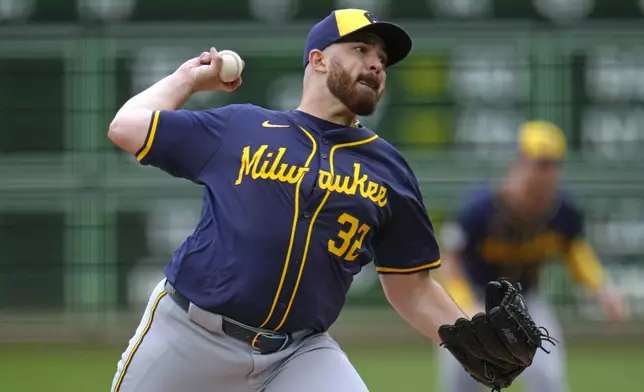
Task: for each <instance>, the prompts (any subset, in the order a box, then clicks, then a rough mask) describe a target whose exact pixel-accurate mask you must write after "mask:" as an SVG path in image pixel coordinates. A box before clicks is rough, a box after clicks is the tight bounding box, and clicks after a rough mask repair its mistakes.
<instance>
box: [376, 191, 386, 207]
mask: <svg viewBox="0 0 644 392" xmlns="http://www.w3.org/2000/svg"><path fill="white" fill-rule="evenodd" d="M376 203H378V205H379V206H380V207H384V206H385V205H387V188H385V187H384V186H381V187H380V193H379V194H378V198H377V200H376Z"/></svg>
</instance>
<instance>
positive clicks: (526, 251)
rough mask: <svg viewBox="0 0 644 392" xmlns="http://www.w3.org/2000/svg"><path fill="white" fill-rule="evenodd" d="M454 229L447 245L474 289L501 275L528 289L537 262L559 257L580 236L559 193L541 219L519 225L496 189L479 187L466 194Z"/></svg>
mask: <svg viewBox="0 0 644 392" xmlns="http://www.w3.org/2000/svg"><path fill="white" fill-rule="evenodd" d="M456 228H457V231H456V233H457V234H456V236H454V235H453V236H452V242H454V243H453V244H450V247H452V248H455V249H458V254H459V256H460V257H459V259H460V261H461V268H462V269H463V271H464V272H465V274H466V276H467V278H468V279H469V281H470V282H471V283H472V284H473V286H475V288H476V289H477V291H478V290H480V289H481V288H482V287H483V286H484V285H485V284H486V283H487V282H489V281H491V280H494V279H496V278H498V277H501V276H505V277H508V278H510V279H511V280H514V281H518V282H521V284H522V286H523V288H524V289H525V290H530V289H531V288H534V287H535V286H536V285H537V284H538V278H539V271H540V269H541V266H542V264H543V263H544V262H548V261H552V260H555V259H560V258H562V257H563V256H564V255H565V254H566V253H567V252H568V250H569V248H570V246H571V244H573V243H574V242H575V241H576V240H578V239H581V238H582V235H583V217H582V214H581V211H580V210H579V209H578V208H577V207H576V206H575V204H574V203H573V202H572V200H571V199H570V198H569V197H568V196H567V195H566V194H564V193H563V192H559V193H558V195H557V200H556V203H555V204H554V207H553V209H551V210H550V211H549V212H548V213H546V214H544V215H543V216H542V217H541V218H540V219H537V220H534V221H532V222H528V223H527V224H526V223H521V222H519V221H518V220H517V219H515V218H513V217H512V216H511V215H510V214H509V213H508V211H507V210H506V209H505V208H504V207H503V205H502V202H501V200H500V199H499V196H498V194H497V192H496V190H495V189H494V188H493V187H491V186H484V187H481V188H479V189H476V190H475V191H474V192H473V193H472V194H471V195H469V197H468V198H467V201H466V203H465V205H464V206H463V207H462V208H461V210H460V212H459V214H458V217H457V221H456ZM455 237H458V240H457V241H454V239H455ZM590 261H591V260H589V262H590Z"/></svg>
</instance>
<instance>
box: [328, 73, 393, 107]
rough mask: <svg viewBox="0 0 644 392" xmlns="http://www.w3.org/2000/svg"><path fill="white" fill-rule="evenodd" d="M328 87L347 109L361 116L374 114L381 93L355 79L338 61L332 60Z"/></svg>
mask: <svg viewBox="0 0 644 392" xmlns="http://www.w3.org/2000/svg"><path fill="white" fill-rule="evenodd" d="M327 87H328V88H329V91H330V92H331V94H333V95H334V96H335V97H336V98H338V99H339V100H340V102H342V103H343V104H344V106H346V107H347V109H349V110H350V111H351V112H352V113H355V114H357V115H359V116H368V115H371V114H373V112H374V111H375V110H376V106H377V105H378V101H379V100H380V95H381V94H379V93H378V92H377V91H375V90H373V89H371V88H369V87H368V86H366V85H361V84H360V83H358V82H357V81H356V80H354V79H353V78H352V77H351V75H349V73H348V72H345V71H344V69H343V68H342V66H341V65H340V64H338V63H337V62H336V61H332V62H331V67H330V70H329V77H328V78H327Z"/></svg>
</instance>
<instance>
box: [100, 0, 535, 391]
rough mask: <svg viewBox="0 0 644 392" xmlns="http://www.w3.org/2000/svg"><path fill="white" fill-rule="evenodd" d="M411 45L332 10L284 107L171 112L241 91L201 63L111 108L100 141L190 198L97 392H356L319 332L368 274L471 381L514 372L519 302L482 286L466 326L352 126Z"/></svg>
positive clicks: (348, 371) (525, 361)
mask: <svg viewBox="0 0 644 392" xmlns="http://www.w3.org/2000/svg"><path fill="white" fill-rule="evenodd" d="M411 46H412V42H411V39H410V37H409V35H408V34H407V33H406V32H405V31H404V30H403V29H402V28H401V27H399V26H397V25H395V24H392V23H388V22H384V21H379V20H378V19H376V18H375V17H374V16H373V15H372V14H371V13H370V12H367V11H365V10H357V9H343V10H337V11H334V12H332V13H331V14H330V15H328V16H327V17H326V18H324V19H323V20H321V21H320V22H319V23H317V24H316V25H315V26H313V27H312V28H311V30H310V32H309V34H308V36H307V38H306V47H305V51H304V56H303V63H302V66H303V72H304V81H303V91H302V100H301V103H300V105H299V107H297V108H294V109H292V110H287V111H274V110H269V109H267V108H262V107H259V106H255V105H252V104H234V105H228V106H223V107H218V108H213V109H210V110H204V111H190V110H185V109H181V107H182V105H183V104H184V102H185V101H186V100H187V99H188V98H189V97H190V96H191V94H194V93H198V92H200V91H212V90H219V91H229V92H230V91H234V90H236V89H237V88H240V86H241V85H242V79H241V77H239V78H238V79H236V80H234V81H233V82H229V83H224V82H222V81H221V80H220V79H219V76H218V74H219V70H220V67H221V62H222V60H221V56H220V55H219V54H218V53H217V51H216V50H215V49H214V48H212V49H211V50H210V51H209V52H204V53H202V54H201V55H200V56H198V57H195V58H193V59H190V60H188V61H186V62H185V63H184V64H183V65H181V66H180V67H179V68H178V69H177V70H176V71H175V72H174V73H172V74H171V75H168V76H167V77H165V78H163V79H162V80H160V81H158V82H157V83H155V84H154V85H152V86H151V87H150V88H148V89H147V90H145V91H143V92H141V93H140V94H138V95H136V96H134V97H132V98H131V99H130V100H128V101H127V102H126V103H125V104H124V105H123V106H122V107H121V108H120V110H119V111H118V112H117V113H116V115H115V117H114V119H113V120H112V122H111V124H110V127H109V132H108V137H109V138H110V140H112V141H113V142H114V143H115V144H116V145H117V146H118V147H119V148H121V149H122V150H124V151H126V152H128V153H131V154H133V155H135V156H136V158H137V159H138V161H139V162H140V163H141V165H145V166H153V167H155V168H158V169H160V170H163V171H165V172H166V173H168V174H170V175H172V176H175V177H178V178H182V179H184V180H188V181H190V182H192V183H194V184H196V185H197V186H201V187H202V188H203V190H204V196H203V208H202V213H201V219H200V221H199V223H198V225H197V227H196V228H195V230H194V232H193V233H192V234H191V235H190V236H188V238H186V240H185V241H184V242H183V243H182V244H181V245H180V246H179V247H178V248H177V249H176V251H175V252H174V255H173V257H172V259H171V260H170V261H169V262H168V263H167V266H166V268H165V279H163V280H162V281H161V282H159V284H158V286H157V287H156V288H155V289H154V291H153V292H152V293H151V296H150V300H149V303H148V306H147V308H146V309H145V312H144V314H143V316H142V319H141V323H140V326H139V327H138V329H137V330H136V332H135V333H134V336H133V337H132V339H131V340H130V343H129V346H128V347H127V349H126V350H125V352H124V353H123V355H122V358H121V360H120V362H119V363H118V367H117V371H116V374H115V376H114V380H113V383H112V392H134V391H136V392H177V391H185V392H216V391H222V392H248V391H265V392H289V391H294V392H295V391H298V392H299V391H307V392H343V391H346V392H359V391H367V387H366V386H365V384H364V382H363V381H362V379H361V378H360V376H359V375H358V373H357V372H356V370H355V369H354V367H353V366H352V365H351V363H350V362H349V361H348V359H347V356H346V355H345V354H344V352H343V351H342V350H341V348H340V347H339V346H338V344H337V343H336V342H335V341H334V340H333V339H332V338H331V337H330V336H329V334H328V333H327V330H328V329H329V327H330V326H331V325H332V324H333V323H334V322H335V321H336V319H337V317H338V315H339V313H340V311H341V309H342V306H343V304H344V302H345V297H346V294H347V291H348V290H349V287H350V285H351V282H352V279H353V276H354V275H355V274H357V273H358V272H359V271H360V269H361V268H362V267H363V266H364V265H366V264H368V263H371V262H373V263H375V265H376V267H377V271H378V272H379V273H380V278H381V281H382V286H383V288H384V292H385V293H386V296H387V299H388V300H389V302H390V303H391V305H392V306H393V307H394V308H395V309H396V311H397V312H398V313H399V314H400V315H401V317H403V318H404V319H405V320H407V321H408V322H409V323H410V324H411V325H412V326H413V327H415V328H416V329H417V330H418V331H419V332H420V333H421V334H423V335H425V336H427V337H428V338H429V339H432V340H434V341H436V342H439V343H440V344H442V345H443V347H445V351H449V352H450V353H452V354H453V355H455V356H456V357H457V358H458V361H459V363H461V364H462V366H463V367H464V368H465V369H467V371H468V372H469V373H470V374H471V375H472V377H473V378H475V379H476V380H477V381H478V382H480V383H482V384H484V385H486V386H488V387H491V388H495V389H500V388H503V387H506V386H508V385H510V384H511V382H512V380H513V379H514V378H515V377H516V376H517V375H518V374H520V373H521V372H522V371H523V370H524V369H525V368H527V367H528V366H529V365H530V363H531V361H532V357H533V356H534V354H535V352H536V350H537V348H538V347H540V346H541V345H542V339H541V338H542V334H541V333H540V332H539V330H538V328H537V327H536V325H535V324H534V323H533V322H532V319H531V318H530V315H529V314H528V313H527V311H526V309H525V307H524V306H523V302H522V300H521V294H520V293H519V292H518V291H517V290H516V288H515V287H514V286H513V285H511V284H509V283H508V282H507V281H505V280H502V279H493V280H491V282H490V283H489V285H488V290H489V293H488V296H487V297H486V301H487V302H486V303H487V305H488V307H487V309H486V311H485V312H481V313H480V314H478V315H476V316H474V317H472V319H469V318H467V317H465V315H464V313H463V312H462V311H461V310H460V309H459V307H458V306H457V305H456V304H455V303H454V301H453V300H452V299H451V297H450V296H449V295H448V294H447V293H446V292H445V291H444V290H443V288H442V286H440V285H439V284H438V283H437V282H436V281H435V280H434V279H433V276H432V275H431V273H430V271H431V270H433V269H435V268H437V267H439V266H440V264H441V262H440V253H439V249H438V245H437V242H436V239H435V236H434V230H433V227H432V223H431V221H430V219H429V217H428V214H427V211H426V209H425V206H424V204H423V201H422V196H421V193H420V190H419V186H418V183H417V181H416V178H415V176H414V174H413V173H412V171H411V169H410V167H409V166H408V164H407V163H406V161H405V159H404V158H403V156H402V155H401V154H400V153H399V152H398V151H397V150H396V149H395V148H394V147H393V146H392V145H390V144H389V143H387V142H386V141H385V140H383V139H382V138H380V137H378V135H377V134H376V133H375V132H373V131H372V130H370V129H368V128H366V127H364V126H362V125H361V124H360V123H359V122H358V121H357V116H359V115H369V114H371V113H372V112H373V111H374V110H375V108H376V105H377V103H378V101H379V99H380V97H381V96H382V94H383V92H384V89H385V85H386V73H387V69H388V67H391V66H393V65H395V64H396V63H398V62H400V61H402V60H403V59H404V58H405V57H406V56H407V54H408V53H409V52H410V50H411ZM250 66H252V65H250ZM383 335H386V331H383Z"/></svg>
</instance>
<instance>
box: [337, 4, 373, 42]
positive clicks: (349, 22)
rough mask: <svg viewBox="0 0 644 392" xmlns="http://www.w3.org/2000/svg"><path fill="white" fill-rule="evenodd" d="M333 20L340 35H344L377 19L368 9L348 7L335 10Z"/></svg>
mask: <svg viewBox="0 0 644 392" xmlns="http://www.w3.org/2000/svg"><path fill="white" fill-rule="evenodd" d="M335 22H336V23H337V24H338V33H339V34H340V37H344V36H345V35H347V34H351V33H353V32H354V31H356V30H358V29H359V28H361V27H364V26H366V25H368V24H371V23H375V22H377V19H376V17H375V16H373V15H372V14H371V12H369V11H365V10H359V9H354V8H349V9H345V10H337V11H335Z"/></svg>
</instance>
